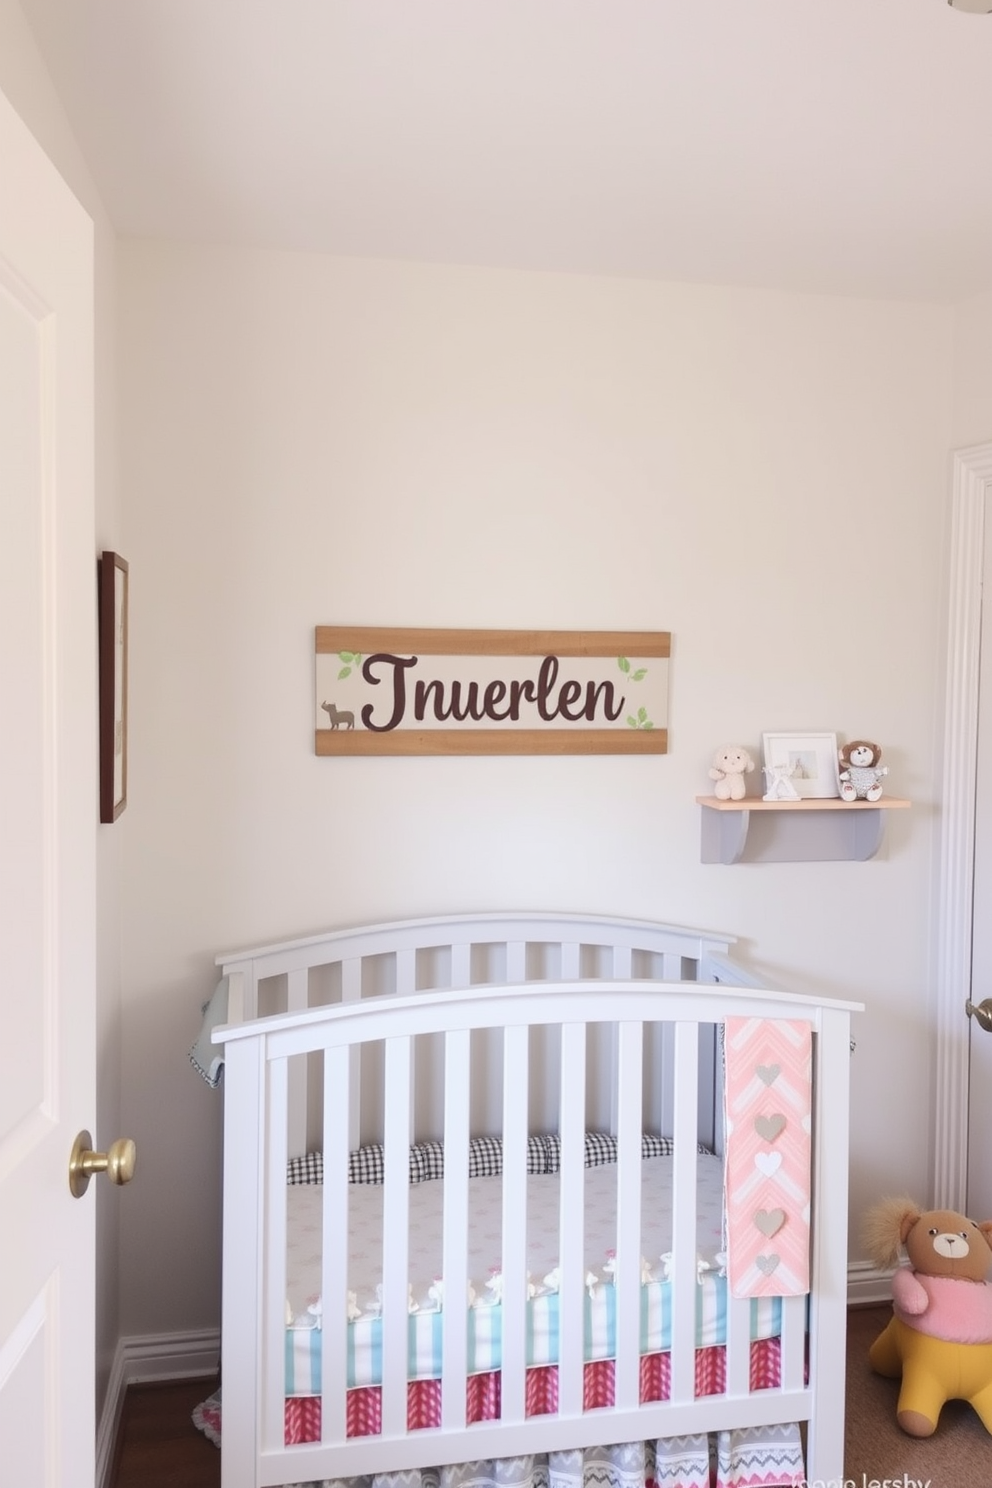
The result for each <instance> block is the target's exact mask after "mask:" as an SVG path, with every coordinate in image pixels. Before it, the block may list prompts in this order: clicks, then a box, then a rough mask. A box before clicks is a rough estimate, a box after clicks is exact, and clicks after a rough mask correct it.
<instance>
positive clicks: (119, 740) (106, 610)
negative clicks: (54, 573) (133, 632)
mask: <svg viewBox="0 0 992 1488" xmlns="http://www.w3.org/2000/svg"><path fill="white" fill-rule="evenodd" d="M129 581H130V575H129V571H128V564H127V560H126V559H125V558H122V557H121V555H120V553H113V552H110V551H106V552H103V553H101V554H100V558H99V562H98V564H97V594H98V613H99V646H100V820H101V822H115V821H116V820H117V818H118V817H119V816H120V814H121V812H122V811H123V810H124V808H125V806H126V805H127V653H128V616H127V610H128V586H129Z"/></svg>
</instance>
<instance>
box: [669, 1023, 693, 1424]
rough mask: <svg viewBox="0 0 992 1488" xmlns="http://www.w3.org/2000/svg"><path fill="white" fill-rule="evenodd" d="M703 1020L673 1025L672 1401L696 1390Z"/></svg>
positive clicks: (683, 1399)
mask: <svg viewBox="0 0 992 1488" xmlns="http://www.w3.org/2000/svg"><path fill="white" fill-rule="evenodd" d="M698 1048H699V1025H698V1024H696V1023H686V1022H679V1023H676V1025H675V1078H674V1114H675V1124H674V1133H675V1156H674V1158H673V1160H672V1166H673V1214H672V1251H673V1263H672V1278H673V1280H672V1299H671V1300H672V1387H671V1399H672V1400H673V1401H690V1400H692V1398H693V1394H694V1380H695V1343H696V1096H697V1085H698V1080H697V1073H696V1070H697V1057H698Z"/></svg>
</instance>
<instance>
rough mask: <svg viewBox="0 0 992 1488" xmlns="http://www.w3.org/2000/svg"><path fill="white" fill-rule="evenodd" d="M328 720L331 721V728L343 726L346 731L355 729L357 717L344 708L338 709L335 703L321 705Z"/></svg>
mask: <svg viewBox="0 0 992 1488" xmlns="http://www.w3.org/2000/svg"><path fill="white" fill-rule="evenodd" d="M320 706H321V707H322V708H323V710H324V712H325V713H326V714H327V716H328V718H329V719H330V720H331V728H332V729H336V728H340V727H341V725H342V724H343V725H344V727H345V728H346V729H353V728H354V727H355V715H354V713H349V712H348V711H347V710H346V709H344V708H336V707H335V706H334V704H333V703H321V705H320Z"/></svg>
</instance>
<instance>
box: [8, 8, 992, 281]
mask: <svg viewBox="0 0 992 1488" xmlns="http://www.w3.org/2000/svg"><path fill="white" fill-rule="evenodd" d="M21 4H22V7H23V9H24V12H25V14H26V15H27V17H28V20H29V23H30V25H31V26H32V29H33V30H34V33H35V35H36V37H37V39H38V42H39V45H40V47H41V50H42V52H43V54H44V56H45V58H46V60H47V63H48V66H49V68H50V70H51V72H52V75H53V77H54V79H55V82H56V85H57V87H58V89H59V92H60V94H61V96H62V98H63V101H64V103H65V106H66V109H67V112H68V114H69V117H70V120H71V122H72V124H73V126H74V129H75V131H76V134H77V137H78V139H79V142H80V144H81V146H82V149H83V152H84V154H85V155H86V157H87V159H88V162H89V166H90V169H91V171H92V174H93V176H94V178H95V180H96V182H97V185H98V186H99V188H100V191H101V193H102V196H103V199H104V201H105V203H106V205H107V209H108V211H109V214H110V216H111V219H112V220H113V222H114V224H115V225H116V227H117V229H118V230H119V232H120V233H121V234H123V235H125V236H140V237H152V238H166V239H174V240H184V241H192V242H209V243H236V244H253V245H261V246H266V247H276V248H288V249H302V250H308V251H317V252H326V253H334V254H346V255H362V256H374V257H386V258H407V259H418V260H432V261H438V262H446V263H463V264H484V265H490V266H507V267H515V268H525V269H537V270H558V271H566V272H577V273H592V274H618V275H635V276H639V277H651V278H664V279H679V280H695V281H709V282H719V283H728V284H749V285H758V286H773V287H780V288H787V289H795V290H806V291H814V292H823V293H828V294H845V295H859V296H861V295H863V296H871V297H883V298H899V299H904V298H909V299H935V300H958V299H962V298H966V297H968V296H970V295H973V294H976V293H978V292H981V291H985V290H989V289H992V15H988V16H986V15H973V14H964V13H961V12H959V11H956V10H953V9H951V8H949V6H948V5H947V4H946V3H945V0H21Z"/></svg>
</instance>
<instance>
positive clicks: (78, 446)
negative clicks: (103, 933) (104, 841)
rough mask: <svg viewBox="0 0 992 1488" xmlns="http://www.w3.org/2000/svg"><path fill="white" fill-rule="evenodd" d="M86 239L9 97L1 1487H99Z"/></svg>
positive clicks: (0, 537)
mask: <svg viewBox="0 0 992 1488" xmlns="http://www.w3.org/2000/svg"><path fill="white" fill-rule="evenodd" d="M92 322H93V264H92V224H91V223H90V221H89V219H88V217H87V216H86V214H85V213H84V212H83V210H82V208H81V207H80V206H79V204H78V202H77V201H76V200H75V198H74V197H73V196H72V195H71V194H70V192H69V190H68V188H67V187H66V186H65V184H64V182H63V181H62V180H61V178H60V177H59V176H58V175H57V173H56V171H55V170H54V168H53V167H52V166H51V164H50V163H49V161H48V160H47V159H46V157H45V156H44V155H43V154H42V152H41V150H40V149H39V148H38V146H37V144H36V143H35V141H34V140H33V139H32V137H31V136H30V135H29V133H28V131H27V130H26V129H25V127H24V125H23V124H22V123H21V121H20V120H19V118H18V117H17V115H16V114H15V113H14V111H13V110H12V109H11V107H10V105H9V104H8V103H7V100H6V99H5V98H4V97H3V96H2V95H0V1483H3V1484H4V1485H6V1484H9V1485H10V1488H92V1484H93V1457H94V1440H93V1438H94V1431H93V1418H94V1402H93V1392H94V1360H93V1351H94V1319H93V1311H94V1210H93V1206H94V1194H93V1192H92V1190H91V1191H90V1193H89V1194H88V1195H87V1196H86V1197H84V1198H83V1199H79V1200H77V1199H74V1198H72V1196H71V1195H70V1192H69V1183H68V1169H69V1155H70V1150H71V1148H72V1144H73V1139H74V1138H75V1136H76V1134H77V1132H78V1131H79V1130H80V1128H84V1127H88V1128H90V1129H92V1126H93V1113H94V1097H95V1083H94V1045H95V1006H94V997H95V986H94V966H95V922H96V915H95V883H94V874H95V848H96V819H97V794H96V785H97V770H96V675H95V650H96V648H95V625H96V619H95V615H96V610H95V604H96V601H95V593H96V590H95V585H96V554H95V551H94V516H93V365H92V364H93V323H92Z"/></svg>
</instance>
